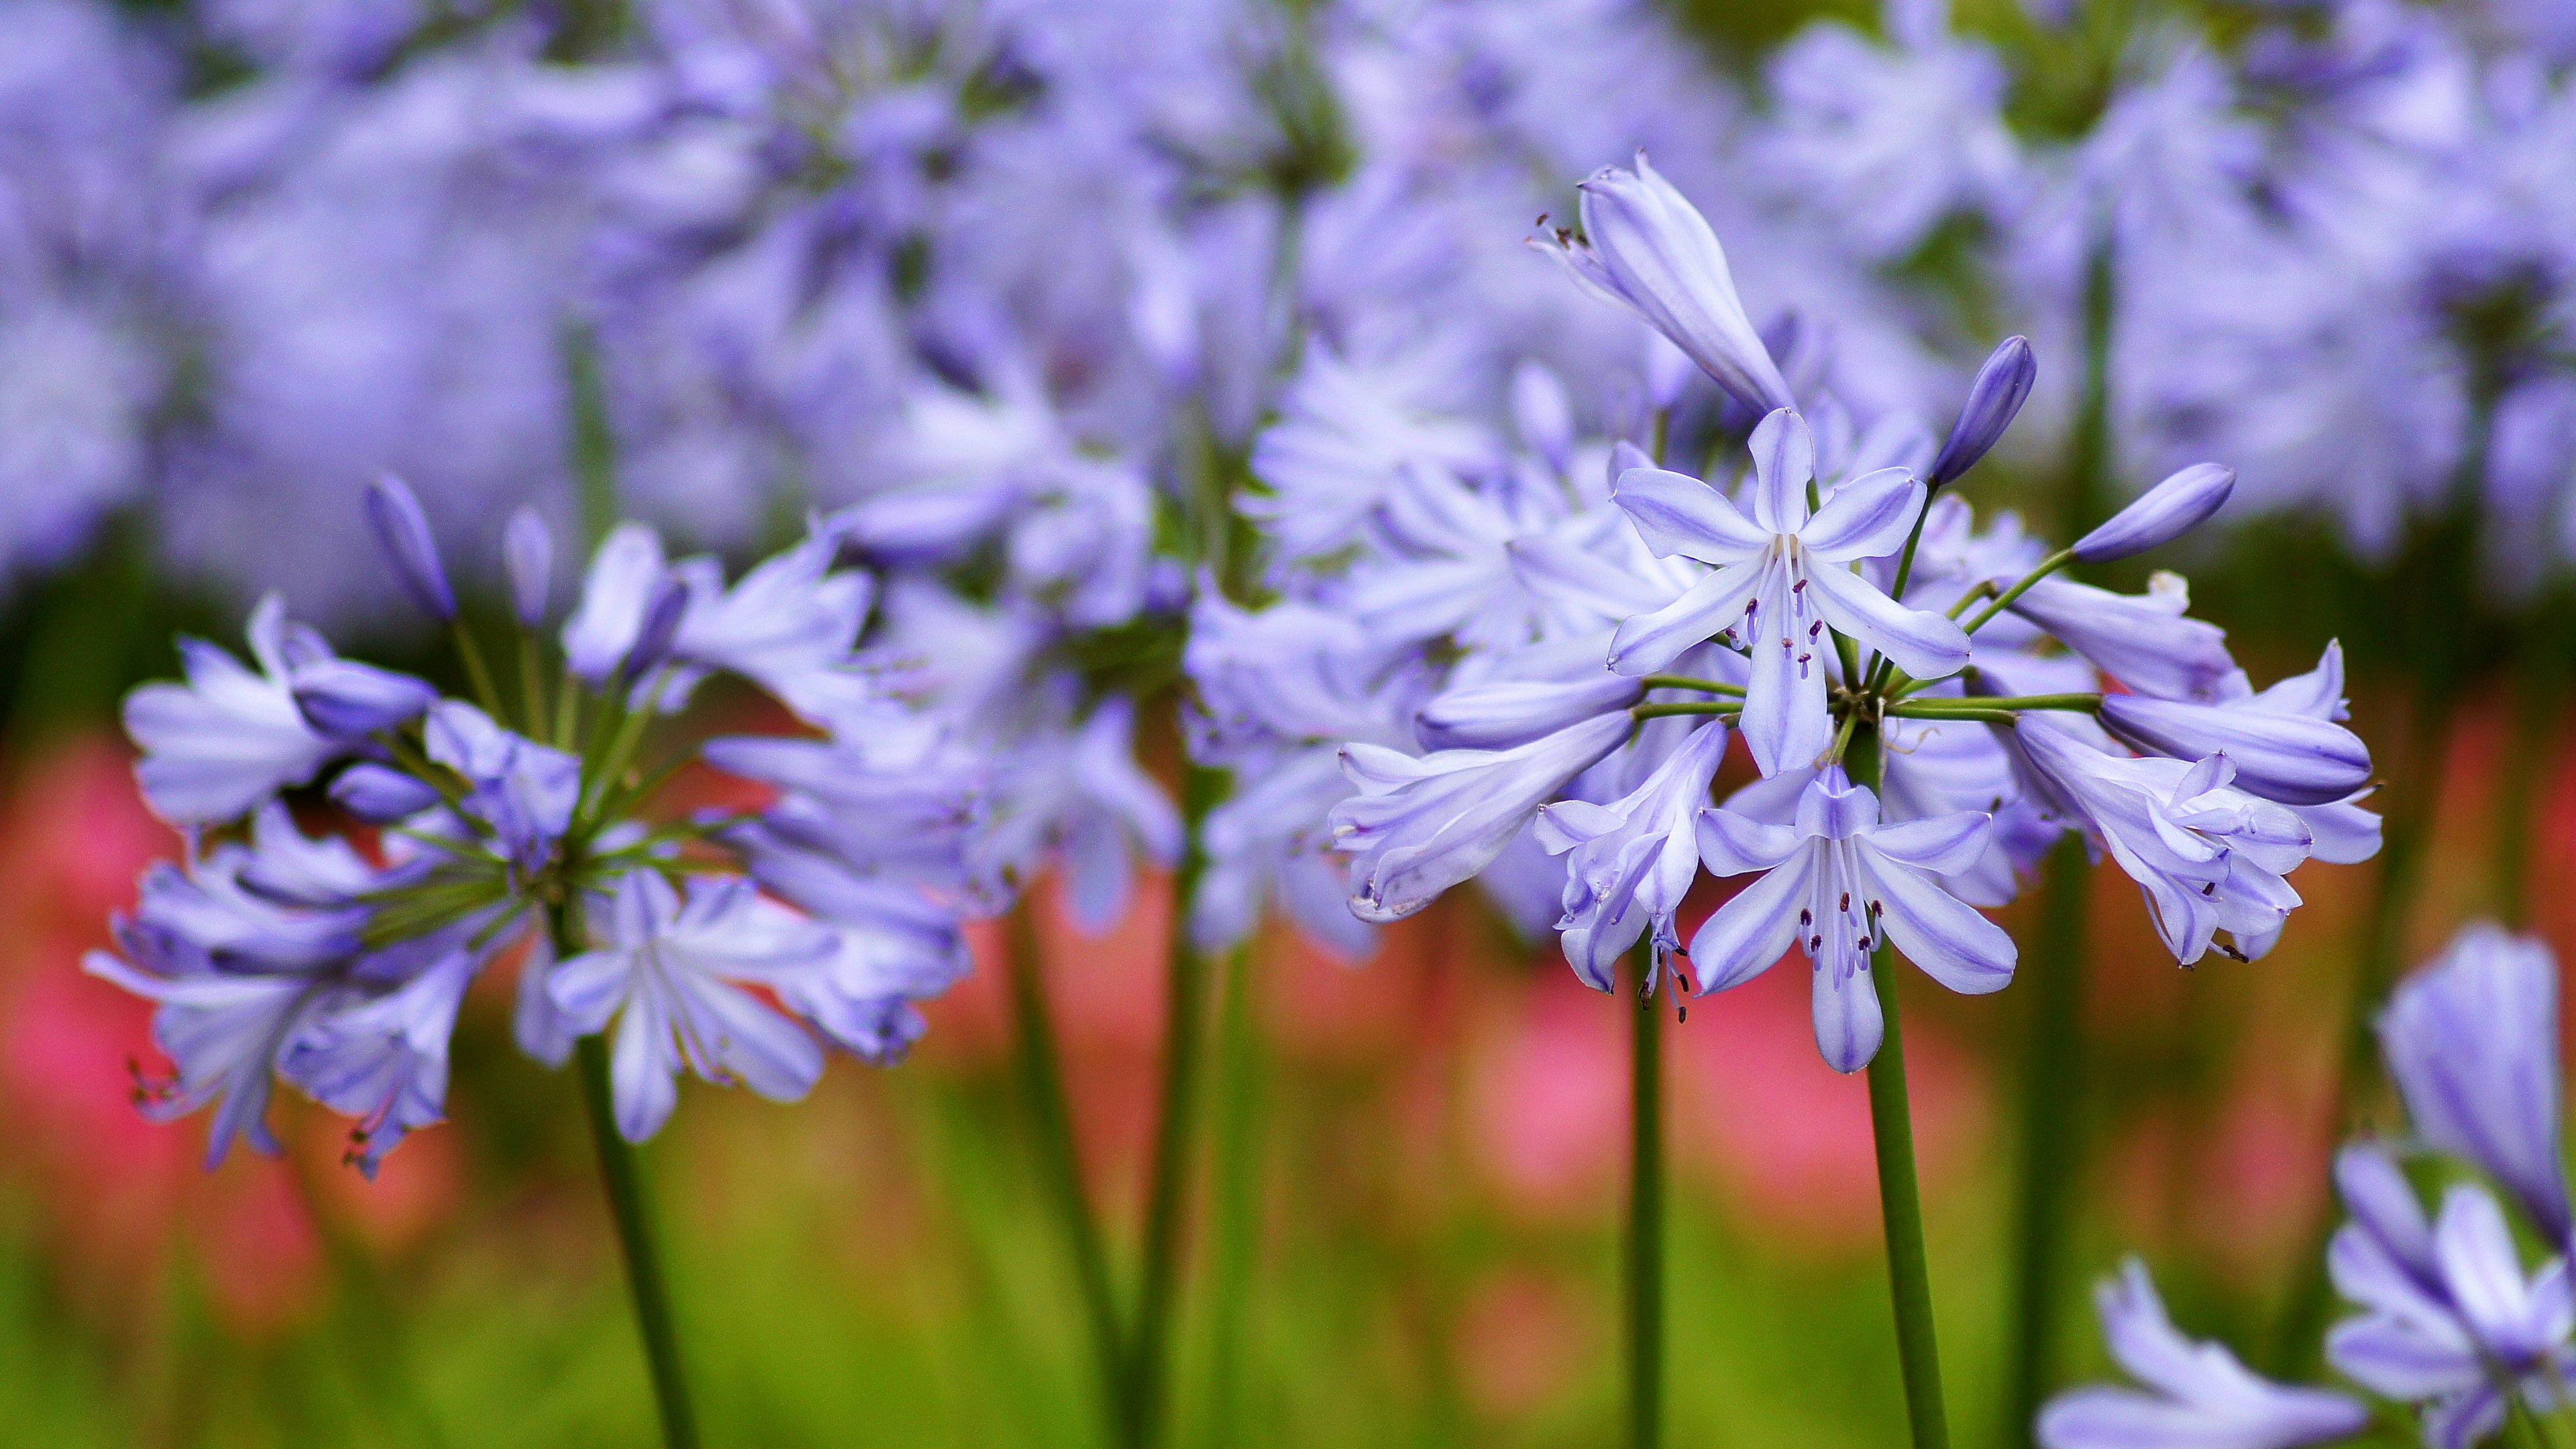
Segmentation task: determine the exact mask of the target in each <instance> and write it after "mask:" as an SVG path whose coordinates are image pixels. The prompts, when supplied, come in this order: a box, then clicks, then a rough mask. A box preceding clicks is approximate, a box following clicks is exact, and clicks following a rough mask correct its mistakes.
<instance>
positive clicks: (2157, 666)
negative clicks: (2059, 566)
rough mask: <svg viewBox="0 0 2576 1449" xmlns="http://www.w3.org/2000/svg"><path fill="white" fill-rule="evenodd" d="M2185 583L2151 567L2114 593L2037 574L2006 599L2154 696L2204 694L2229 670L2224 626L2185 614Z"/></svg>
mask: <svg viewBox="0 0 2576 1449" xmlns="http://www.w3.org/2000/svg"><path fill="white" fill-rule="evenodd" d="M2190 608H2191V591H2190V588H2189V586H2188V585H2186V584H2185V583H2184V582H2183V580H2182V578H2181V576H2179V575H2177V574H2169V573H2158V574H2156V575H2154V576H2153V577H2152V578H2150V579H2149V580H2148V581H2147V591H2146V592H2145V593H2143V594H2114V593H2112V592H2110V591H2108V590H2106V589H2097V588H2095V587H2093V586H2092V585H2091V584H2079V583H2076V582H2074V581H2072V580H2069V579H2062V578H2051V579H2042V580H2040V581H2039V582H2038V583H2036V584H2033V585H2031V586H2030V588H2029V589H2028V590H2027V591H2025V592H2024V593H2023V594H2022V596H2021V597H2020V598H2018V599H2015V600H2014V601H2013V603H2012V611H2013V612H2014V613H2016V614H2019V615H2020V616H2021V617H2023V618H2025V619H2027V620H2029V621H2030V622H2032V623H2034V624H2037V625H2038V626H2039V627H2040V628H2041V629H2043V630H2045V631H2046V632H2047V633H2049V634H2050V635H2052V636H2054V637H2055V638H2056V639H2057V640H2058V641H2059V642H2061V643H2063V644H2065V645H2066V647H2067V648H2069V649H2072V650H2074V651H2075V652H2076V653H2078V654H2081V655H2083V656H2084V657H2085V658H2086V659H2088V660H2091V661H2092V662H2093V664H2094V665H2095V666H2096V667H2097V668H2099V669H2100V670H2101V671H2102V672H2103V673H2105V674H2107V675H2110V676H2111V677H2112V678H2113V679H2116V680H2118V681H2120V682H2121V683H2122V684H2125V685H2127V686H2128V687H2129V688H2130V689H2132V690H2134V691H2136V692H2137V693H2139V694H2146V695H2153V696H2154V697H2156V698H2158V699H2193V700H2208V699H2214V698H2216V697H2217V696H2218V692H2219V689H2220V687H2221V686H2222V685H2223V684H2224V683H2225V682H2226V680H2227V678H2228V676H2229V675H2231V674H2233V673H2234V672H2235V670H2236V661H2235V660H2233V659H2231V658H2229V657H2228V654H2227V632H2226V631H2225V630H2223V629H2221V628H2219V627H2218V626H2217V625H2215V624H2207V623H2203V622H2201V621H2200V620H2198V619H2189V618H2185V617H2184V614H2185V612H2186V611H2188V610H2189V609H2190Z"/></svg>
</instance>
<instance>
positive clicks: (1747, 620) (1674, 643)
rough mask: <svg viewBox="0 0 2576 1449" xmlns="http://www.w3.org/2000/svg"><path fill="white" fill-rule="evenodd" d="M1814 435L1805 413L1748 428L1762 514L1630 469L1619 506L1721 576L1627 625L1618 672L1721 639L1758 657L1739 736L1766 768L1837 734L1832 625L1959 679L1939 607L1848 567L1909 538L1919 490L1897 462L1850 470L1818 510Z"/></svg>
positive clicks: (1959, 650)
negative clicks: (1902, 597)
mask: <svg viewBox="0 0 2576 1449" xmlns="http://www.w3.org/2000/svg"><path fill="white" fill-rule="evenodd" d="M1815 464H1816V444H1815V438H1814V436H1813V435H1812V434H1811V433H1810V432H1809V431H1808V428H1807V423H1806V420H1805V419H1804V418H1801V417H1799V416H1798V415H1797V414H1796V413H1793V412H1788V411H1785V410H1784V411H1780V412H1775V413H1773V414H1771V415H1770V416H1768V417H1766V418H1764V419H1763V420H1762V422H1761V424H1760V426H1758V427H1756V428H1755V429H1754V430H1753V467H1754V487H1753V516H1752V517H1750V518H1747V517H1746V516H1745V515H1744V514H1743V512H1742V511H1741V510H1739V509H1737V508H1736V506H1735V505H1734V504H1733V503H1732V502H1730V501H1728V499H1727V498H1726V497H1725V496H1724V495H1723V494H1721V493H1719V492H1718V491H1717V490H1715V489H1713V488H1711V487H1709V486H1708V485H1707V484H1705V483H1702V482H1700V481H1699V480H1698V479H1696V478H1691V477H1687V476H1685V475H1683V474H1679V473H1668V472H1665V471H1663V470H1661V469H1648V468H1633V469H1630V470H1629V471H1628V472H1627V473H1625V474H1623V475H1621V477H1620V479H1619V483H1618V490H1617V499H1618V503H1619V506H1620V507H1622V508H1624V509H1626V510H1627V512H1628V516H1629V517H1630V518H1631V519H1633V520H1634V521H1635V523H1636V525H1637V531H1638V532H1639V533H1640V534H1642V535H1644V536H1645V539H1646V542H1647V544H1648V545H1649V546H1651V547H1652V548H1653V549H1654V550H1655V551H1656V552H1657V553H1658V554H1663V555H1671V554H1677V553H1678V554H1683V555H1685V556H1688V557H1690V558H1695V559H1698V560H1699V561H1700V562H1702V563H1707V564H1713V565H1715V566H1716V568H1717V571H1716V572H1715V573H1712V574H1710V575H1708V576H1707V577H1706V578H1704V579H1702V580H1700V581H1699V582H1698V583H1696V584H1693V585H1692V586H1691V587H1690V589H1689V590H1688V591H1687V592H1685V593H1683V594H1682V596H1681V597H1680V598H1678V599H1675V600H1674V601H1673V602H1671V603H1669V604H1666V605H1665V606H1664V607H1662V608H1660V609H1657V610H1655V611H1654V612H1653V613H1650V614H1643V615H1639V616H1637V617H1635V618H1631V619H1629V620H1628V621H1627V622H1626V623H1624V624H1621V625H1620V626H1619V632H1618V634H1617V636H1616V637H1615V638H1614V639H1613V640H1612V642H1611V650H1610V667H1611V668H1613V669H1615V670H1617V671H1618V672H1620V673H1622V674H1651V673H1654V672H1655V671H1657V670H1660V669H1662V668H1663V667H1665V666H1666V665H1668V664H1670V663H1671V662H1672V661H1673V660H1674V659H1676V658H1678V657H1680V655H1681V654H1682V652H1683V651H1684V650H1686V649H1689V648H1691V647H1692V646H1694V645H1696V644H1699V643H1701V642H1702V641H1704V640H1707V639H1709V638H1711V637H1714V636H1719V635H1724V636H1727V637H1728V638H1729V639H1730V640H1732V641H1733V642H1735V643H1737V644H1739V645H1741V646H1742V647H1744V648H1746V649H1748V650H1749V651H1750V653H1751V655H1752V661H1753V669H1752V674H1751V683H1750V684H1749V685H1748V686H1747V688H1746V691H1745V699H1744V715H1743V724H1742V728H1743V730H1744V742H1745V744H1746V745H1747V746H1748V747H1749V748H1750V749H1751V750H1752V752H1753V760H1754V763H1755V764H1756V765H1758V766H1760V767H1761V770H1762V773H1763V774H1765V775H1776V774H1778V773H1780V771H1782V770H1784V769H1790V768H1795V767H1799V766H1804V765H1809V764H1813V763H1814V762H1815V760H1816V757H1817V756H1818V755H1820V754H1822V753H1823V752H1824V750H1825V748H1826V747H1827V746H1828V745H1830V744H1832V743H1833V731H1834V725H1833V717H1832V715H1831V714H1830V713H1829V712H1828V710H1827V709H1826V690H1825V670H1826V660H1827V659H1828V658H1829V657H1830V656H1831V655H1832V654H1833V652H1834V651H1833V645H1832V643H1831V642H1830V641H1829V640H1828V639H1826V637H1825V630H1826V629H1827V628H1828V627H1831V628H1833V629H1836V630H1839V631H1841V632H1842V633H1843V634H1846V635H1849V636H1850V637H1852V638H1854V639H1857V640H1859V641H1860V642H1861V643H1863V644H1866V645H1868V646H1869V647H1871V648H1873V649H1876V650H1878V651H1879V652H1880V653H1882V654H1884V655H1886V656H1887V657H1888V658H1890V659H1893V660H1895V661H1896V665H1897V667H1898V668H1900V669H1903V670H1905V671H1906V672H1907V673H1908V674H1911V675H1913V676H1914V677H1915V678H1917V679H1939V678H1942V677H1944V676H1946V675H1950V674H1955V673H1957V672H1958V671H1959V670H1960V669H1961V668H1963V667H1964V666H1965V665H1966V664H1967V662H1968V636H1967V635H1966V634H1965V633H1963V632H1961V630H1960V628H1959V626H1958V625H1957V624H1956V623H1954V622H1952V621H1951V620H1949V619H1946V618H1943V617H1942V616H1941V615H1939V614H1934V613H1927V612H1924V611H1922V610H1918V609H1909V608H1906V607H1905V606H1903V605H1902V604H1899V603H1897V602H1896V601H1895V600H1893V599H1890V598H1889V597H1888V596H1887V595H1886V594H1885V593H1883V592H1881V590H1880V589H1879V587H1878V585H1876V584H1875V583H1872V582H1871V581H1870V580H1869V579H1868V578H1867V577H1866V576H1865V575H1863V574H1861V573H1859V572H1856V571H1855V570H1853V569H1852V568H1851V567H1850V565H1852V564H1853V563H1855V562H1858V561H1859V560H1862V559H1870V558H1879V557H1882V556H1885V555H1888V554H1892V553H1895V552H1896V551H1897V550H1898V549H1899V548H1901V547H1903V546H1904V543H1905V537H1906V534H1907V533H1908V532H1910V531H1911V530H1912V528H1913V527H1914V520H1915V516H1916V515H1917V514H1919V513H1920V512H1921V511H1922V508H1923V485H1922V484H1921V483H1919V482H1917V481H1915V479H1914V478H1913V477H1912V476H1911V475H1910V474H1908V473H1906V472H1905V471H1904V470H1902V469H1896V468H1884V469H1880V470H1879V471H1877V472H1874V473H1869V474H1865V475H1863V476H1861V477H1858V478H1854V479H1852V480H1850V481H1849V482H1846V483H1844V484H1843V485H1842V486H1840V487H1839V488H1836V489H1835V490H1834V491H1833V493H1832V494H1831V495H1830V496H1828V497H1826V498H1825V499H1824V501H1823V506H1822V507H1820V508H1817V509H1814V510H1812V511H1810V509H1809V508H1808V505H1807V485H1808V483H1809V481H1810V480H1811V479H1812V478H1813V477H1814V476H1815Z"/></svg>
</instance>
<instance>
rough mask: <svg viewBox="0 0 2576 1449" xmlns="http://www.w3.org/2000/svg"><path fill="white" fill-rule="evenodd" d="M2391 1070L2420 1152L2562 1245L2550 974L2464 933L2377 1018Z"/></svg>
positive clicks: (2563, 1176)
mask: <svg viewBox="0 0 2576 1449" xmlns="http://www.w3.org/2000/svg"><path fill="white" fill-rule="evenodd" d="M2379 1042H2380V1047H2381V1049H2382V1050H2383V1051H2384V1052H2385V1053H2386V1054H2387V1058H2388V1070H2389V1072H2390V1074H2391V1075H2393V1076H2395V1077H2396V1078H2397V1086H2398V1089H2399V1090H2400V1091H2401V1092H2403V1093H2404V1094H2405V1097H2406V1111H2407V1115H2408V1116H2409V1117H2410V1118H2412V1119H2413V1121H2414V1123H2415V1130H2416V1131H2417V1132H2418V1133H2419V1134H2421V1135H2422V1137H2423V1138H2424V1140H2425V1141H2426V1142H2428V1143H2431V1144H2432V1145H2433V1146H2435V1147H2438V1148H2441V1149H2442V1150H2443V1151H2446V1152H2456V1153H2458V1154H2460V1155H2461V1156H2463V1157H2466V1158H2468V1159H2469V1160H2470V1161H2472V1162H2475V1163H2476V1164H2477V1165H2478V1166H2479V1167H2481V1168H2483V1169H2485V1170H2486V1172H2487V1173H2488V1174H2489V1175H2491V1176H2492V1177H2494V1178H2495V1180H2496V1181H2498V1182H2500V1183H2502V1184H2503V1185H2504V1186H2505V1187H2506V1188H2507V1189H2508V1190H2509V1191H2511V1192H2512V1193H2513V1195H2514V1197H2515V1199H2516V1200H2517V1201H2519V1202H2520V1203H2521V1204H2522V1206H2523V1208H2524V1209H2525V1210H2526V1211H2528V1212H2529V1213H2530V1214H2531V1217H2532V1220H2533V1221H2534V1222H2535V1223H2537V1224H2538V1225H2539V1227H2540V1229H2541V1231H2542V1232H2543V1233H2545V1234H2546V1235H2547V1236H2548V1237H2549V1240H2550V1241H2552V1242H2555V1243H2565V1242H2567V1241H2568V1238H2569V1230H2570V1218H2569V1211H2568V1197H2567V1163H2566V1158H2565V1156H2564V1155H2563V1152H2562V1150H2561V1147H2560V1142H2559V1076H2558V963H2557V961H2556V960H2554V959H2553V958H2552V957H2551V956H2550V954H2549V948H2548V947H2547V946H2545V945H2543V944H2541V942H2540V941H2539V940H2537V939H2536V938H2533V937H2529V936H2512V935H2508V934H2506V933H2505V932H2504V931H2501V930H2499V929H2497V928H2496V927H2494V926H2492V925H2485V924H2479V925H2472V926H2469V927H2467V928H2465V929H2464V930H2462V931H2461V932H2460V933H2459V934H2458V935H2457V936H2455V937H2453V938H2452V940H2451V944H2450V947H2449V949H2447V950H2445V951H2444V952H2443V953H2442V955H2441V956H2440V957H2439V958H2438V959H2436V960H2435V961H2434V962H2433V964H2432V965H2430V966H2429V967H2427V968H2425V969H2424V970H2423V971H2422V972H2420V973H2419V974H2417V975H2416V976H2414V977H2413V978H2412V979H2410V980H2408V981H2407V982H2406V983H2405V984H2404V985H2402V986H2400V987H2398V988H2397V992H2396V994H2395V995H2394V996H2393V997H2391V998H2390V1000H2389V1003H2388V1009H2387V1011H2385V1012H2383V1013H2382V1014H2381V1016H2380V1018H2379Z"/></svg>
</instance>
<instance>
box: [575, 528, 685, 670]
mask: <svg viewBox="0 0 2576 1449" xmlns="http://www.w3.org/2000/svg"><path fill="white" fill-rule="evenodd" d="M667 572H668V568H667V565H665V563H664V562H663V558H662V539H661V536H660V535H659V534H656V533H655V532H654V531H653V530H652V529H650V528H647V527H645V526H644V525H643V524H640V523H621V524H619V525H618V526H617V527H616V528H614V529H612V530H610V531H609V535H608V537H607V538H605V539H603V540H601V542H600V545H599V551H598V552H596V553H594V554H592V555H591V557H590V568H589V570H588V571H587V572H586V573H584V574H583V575H582V583H581V604H580V606H579V607H577V608H576V609H574V610H573V615H572V617H571V618H569V619H567V620H565V621H564V627H563V651H564V662H565V663H566V665H568V666H569V667H570V668H571V670H572V672H573V673H574V674H576V675H579V676H580V677H581V678H583V679H585V680H588V681H589V682H590V683H592V684H594V685H597V684H604V683H606V682H607V680H608V677H609V676H610V675H612V674H614V673H616V672H617V667H618V666H619V665H620V664H623V663H624V662H625V661H626V656H627V654H628V653H629V652H630V651H632V650H633V649H634V647H635V636H636V632H637V631H638V630H640V629H641V628H643V626H644V610H645V608H646V606H647V605H649V604H650V603H651V602H652V600H653V596H654V593H655V591H656V590H657V589H658V588H659V587H660V586H661V583H662V580H663V578H664V576H665V575H666V574H667Z"/></svg>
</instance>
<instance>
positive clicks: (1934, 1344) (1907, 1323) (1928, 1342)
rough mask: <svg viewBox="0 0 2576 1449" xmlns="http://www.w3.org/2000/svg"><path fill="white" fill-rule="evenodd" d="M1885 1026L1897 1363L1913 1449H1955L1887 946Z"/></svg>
mask: <svg viewBox="0 0 2576 1449" xmlns="http://www.w3.org/2000/svg"><path fill="white" fill-rule="evenodd" d="M1845 760H1846V768H1847V769H1848V770H1849V771H1850V772H1851V777H1852V780H1853V782H1854V783H1855V784H1862V785H1868V786H1871V787H1873V788H1875V787H1876V786H1877V785H1878V783H1879V753H1878V735H1877V733H1876V731H1874V730H1862V731H1860V732H1859V733H1858V734H1857V735H1856V736H1854V738H1853V740H1852V744H1851V749H1850V751H1849V752H1848V754H1847V755H1846V756H1845ZM1869 974H1870V985H1871V987H1872V988H1873V989H1874V990H1876V992H1877V993H1878V1010H1879V1016H1880V1018H1881V1019H1882V1020H1883V1021H1884V1023H1885V1034H1884V1036H1883V1037H1882V1038H1881V1040H1880V1043H1879V1048H1878V1055H1877V1056H1875V1057H1873V1058H1871V1059H1870V1063H1869V1126H1870V1138H1871V1140H1872V1142H1873V1143H1874V1144H1875V1145H1876V1147H1877V1149H1878V1205H1879V1216H1880V1219H1881V1221H1882V1223H1883V1224H1884V1226H1885V1230H1886V1234H1887V1286H1888V1292H1889V1295H1890V1297H1891V1298H1892V1299H1893V1301H1894V1306H1895V1311H1896V1356H1897V1362H1898V1365H1899V1367H1900V1369H1901V1370H1902V1372H1903V1375H1904V1380H1905V1416H1906V1420H1907V1422H1908V1423H1909V1424H1911V1425H1912V1427H1913V1431H1914V1449H1949V1444H1950V1425H1949V1418H1948V1413H1947V1411H1946V1410H1945V1409H1944V1407H1943V1405H1942V1395H1941V1350H1940V1346H1939V1343H1938V1341H1937V1339H1936V1337H1935V1335H1934V1331H1933V1323H1932V1267H1931V1257H1930V1254H1929V1253H1928V1252H1927V1251H1926V1250H1925V1248H1924V1245H1923V1200H1922V1189H1921V1186H1920V1184H1919V1183H1918V1182H1917V1181H1916V1178H1915V1171H1914V1118H1913V1112H1912V1108H1911V1106H1910V1104H1909V1103H1908V1101H1907V1099H1906V1092H1905V1033H1904V1030H1903V1028H1902V1026H1901V1025H1900V1019H1899V1017H1898V1014H1897V999H1896V953H1895V952H1894V951H1893V950H1891V949H1890V948H1889V947H1887V946H1886V945H1884V944H1882V945H1881V946H1880V947H1879V948H1878V951H1877V953H1876V955H1875V956H1874V957H1873V958H1872V960H1871V962H1870V970H1869Z"/></svg>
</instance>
